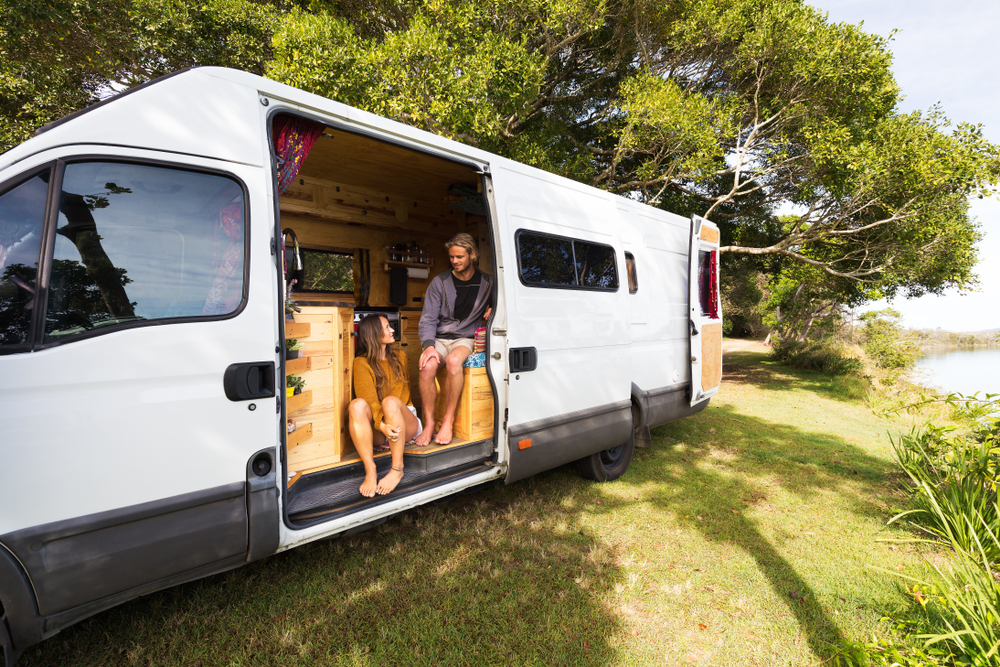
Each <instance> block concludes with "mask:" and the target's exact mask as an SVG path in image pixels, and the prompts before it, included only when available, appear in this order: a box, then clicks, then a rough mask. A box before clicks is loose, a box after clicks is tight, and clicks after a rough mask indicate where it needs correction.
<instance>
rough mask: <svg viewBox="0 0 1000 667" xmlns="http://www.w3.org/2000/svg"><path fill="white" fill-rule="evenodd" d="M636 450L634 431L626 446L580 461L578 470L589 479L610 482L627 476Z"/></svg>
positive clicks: (577, 463)
mask: <svg viewBox="0 0 1000 667" xmlns="http://www.w3.org/2000/svg"><path fill="white" fill-rule="evenodd" d="M634 450H635V432H634V431H633V432H632V434H631V435H630V436H629V439H628V440H627V441H626V442H625V443H624V444H621V445H618V446H617V447H612V448H611V449H605V450H604V451H603V452H597V453H596V454H591V455H590V456H587V457H585V458H582V459H580V460H579V461H577V462H576V469H577V471H578V472H579V473H580V474H581V475H582V476H583V477H586V478H587V479H592V480H594V481H597V482H610V481H611V480H615V479H618V478H619V477H621V476H622V475H624V474H625V471H626V470H628V464H629V463H631V462H632V452H633V451H634Z"/></svg>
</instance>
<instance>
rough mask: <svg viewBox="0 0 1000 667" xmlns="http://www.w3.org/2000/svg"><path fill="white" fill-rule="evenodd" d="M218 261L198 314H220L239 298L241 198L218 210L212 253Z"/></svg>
mask: <svg viewBox="0 0 1000 667" xmlns="http://www.w3.org/2000/svg"><path fill="white" fill-rule="evenodd" d="M213 256H214V257H215V258H216V262H218V263H219V268H218V269H217V270H216V273H215V280H214V281H213V283H212V288H211V289H210V290H209V292H208V298H207V299H206V300H205V307H204V308H203V309H202V311H201V314H202V315H222V314H224V313H231V312H233V311H234V310H236V306H238V305H239V303H240V299H241V298H243V197H242V196H241V197H240V198H239V200H238V201H235V202H233V203H232V204H230V205H229V206H226V207H225V208H224V209H222V210H221V211H219V222H218V224H217V225H216V228H215V252H214V253H213Z"/></svg>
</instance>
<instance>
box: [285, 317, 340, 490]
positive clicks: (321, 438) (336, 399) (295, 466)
mask: <svg viewBox="0 0 1000 667" xmlns="http://www.w3.org/2000/svg"><path fill="white" fill-rule="evenodd" d="M353 316H354V311H353V309H352V308H335V307H319V306H302V307H301V312H298V313H295V314H294V318H295V321H296V323H298V324H308V325H309V327H310V330H311V335H310V336H309V337H308V338H305V339H303V340H302V343H303V347H302V354H304V355H305V356H306V357H307V358H308V359H309V362H310V363H309V368H310V369H309V370H307V371H305V372H303V373H301V377H302V379H303V380H304V381H305V386H306V389H307V391H304V392H303V394H300V396H301V395H304V394H306V393H308V394H310V401H309V402H308V404H306V405H300V404H299V403H293V401H294V400H295V399H297V398H298V397H297V396H296V397H292V398H291V399H288V404H287V411H288V416H289V418H291V419H294V420H295V421H296V422H297V423H298V422H299V421H300V420H301V421H303V422H307V423H309V424H311V428H312V437H310V438H308V439H304V438H302V439H301V441H300V442H298V444H296V445H295V446H294V447H289V448H288V468H289V471H291V472H302V471H306V470H311V469H314V468H317V467H321V466H326V465H329V464H333V463H336V462H338V461H340V460H341V459H342V458H343V456H344V452H345V437H344V431H345V428H344V422H345V417H346V411H347V404H348V402H350V365H349V359H350V356H351V352H352V351H353V347H352V340H351V337H350V331H352V330H353V319H354V317H353ZM345 387H346V392H345ZM293 408H295V409H293ZM292 435H294V434H292Z"/></svg>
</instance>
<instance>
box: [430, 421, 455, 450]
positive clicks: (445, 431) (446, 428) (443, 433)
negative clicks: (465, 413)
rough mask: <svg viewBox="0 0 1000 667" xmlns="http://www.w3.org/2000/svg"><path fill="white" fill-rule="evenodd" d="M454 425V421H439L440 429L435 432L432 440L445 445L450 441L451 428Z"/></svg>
mask: <svg viewBox="0 0 1000 667" xmlns="http://www.w3.org/2000/svg"><path fill="white" fill-rule="evenodd" d="M454 425H455V423H454V422H449V421H447V420H445V421H443V422H441V430H440V431H438V432H437V435H435V436H434V442H435V443H437V444H439V445H447V444H450V443H451V429H452V427H453V426H454Z"/></svg>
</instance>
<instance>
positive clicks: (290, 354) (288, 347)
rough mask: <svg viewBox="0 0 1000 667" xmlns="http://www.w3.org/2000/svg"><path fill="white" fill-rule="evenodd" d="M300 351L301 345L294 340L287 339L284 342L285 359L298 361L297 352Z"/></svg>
mask: <svg viewBox="0 0 1000 667" xmlns="http://www.w3.org/2000/svg"><path fill="white" fill-rule="evenodd" d="M301 349H302V343H300V342H299V341H297V340H295V339H294V338H289V339H287V340H285V359H298V358H299V350H301Z"/></svg>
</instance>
